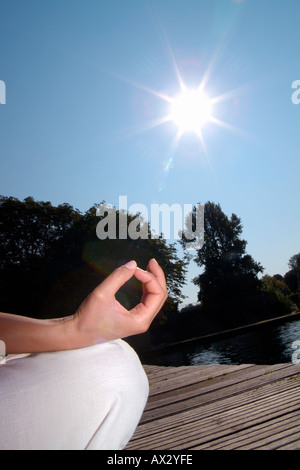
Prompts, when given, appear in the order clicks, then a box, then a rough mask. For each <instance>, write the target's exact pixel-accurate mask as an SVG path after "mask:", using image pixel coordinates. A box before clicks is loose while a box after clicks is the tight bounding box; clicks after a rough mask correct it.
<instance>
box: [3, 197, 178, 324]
mask: <svg viewBox="0 0 300 470" xmlns="http://www.w3.org/2000/svg"><path fill="white" fill-rule="evenodd" d="M96 207H97V206H96V205H95V206H93V207H91V208H90V209H89V210H88V211H86V212H85V213H84V214H82V213H80V212H79V211H78V210H77V209H74V208H73V207H71V206H70V205H68V204H63V205H59V206H58V207H54V206H52V204H51V203H50V202H37V201H34V200H33V199H32V198H26V199H25V200H24V201H19V200H18V199H15V198H6V197H0V255H1V258H0V259H1V262H0V281H1V284H0V308H1V310H2V311H6V312H12V313H19V314H23V315H29V316H36V317H44V318H46V317H49V318H50V317H58V316H66V315H70V314H72V313H74V311H75V310H76V308H77V307H78V305H79V304H80V302H81V301H82V300H83V299H84V298H85V297H86V296H87V295H88V294H89V292H90V291H91V290H92V289H93V288H94V287H96V286H97V285H98V284H99V283H100V282H102V280H103V279H104V278H105V277H106V276H107V275H108V274H109V273H110V272H111V271H113V269H115V268H116V267H118V266H120V265H122V264H123V263H125V262H127V261H129V260H130V259H135V260H136V261H137V263H138V265H139V266H140V267H141V268H144V269H145V268H146V266H147V263H148V261H149V259H151V258H156V259H157V261H158V263H160V264H161V266H162V268H163V269H164V271H165V273H166V277H167V285H168V290H169V293H170V298H169V299H168V301H167V302H166V304H165V306H164V308H163V310H162V313H161V315H160V319H163V318H164V317H165V316H166V315H167V314H169V313H170V312H171V311H176V309H177V304H178V302H179V301H180V300H181V298H182V297H183V296H182V294H181V288H182V285H183V284H184V283H185V273H186V263H185V262H183V261H181V260H180V259H179V258H178V257H177V252H176V247H175V245H172V244H171V245H168V244H167V243H166V241H165V240H163V239H162V238H161V237H160V238H158V239H151V238H150V237H149V238H148V239H139V238H138V239H136V240H131V239H129V238H127V239H118V230H119V225H118V223H119V214H118V213H117V238H116V239H109V238H106V239H104V240H100V239H99V238H98V237H97V235H96V227H97V224H98V222H99V220H101V217H99V216H97V215H96ZM134 217H135V216H134V215H131V214H128V224H129V223H130V221H132V220H133V219H134ZM118 295H119V300H120V301H121V302H122V303H123V305H124V306H125V307H128V308H130V307H131V306H133V305H135V304H136V303H137V302H138V301H139V300H140V296H141V286H140V283H138V281H136V280H134V279H133V280H132V281H130V282H129V283H128V284H126V286H124V288H123V289H121V291H120V293H119V294H118Z"/></svg>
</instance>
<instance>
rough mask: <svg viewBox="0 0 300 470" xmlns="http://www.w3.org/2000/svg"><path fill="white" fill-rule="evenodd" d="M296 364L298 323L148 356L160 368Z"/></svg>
mask: <svg viewBox="0 0 300 470" xmlns="http://www.w3.org/2000/svg"><path fill="white" fill-rule="evenodd" d="M293 362H294V363H295V362H298V363H299V362H300V320H299V319H298V320H294V321H290V322H286V323H284V324H280V325H278V324H277V325H272V326H270V325H268V326H263V327H259V328H255V329H253V330H251V331H248V332H245V333H242V334H239V335H236V336H233V337H227V338H224V339H221V340H218V341H212V342H210V343H208V342H206V343H202V344H201V343H197V342H193V343H184V344H181V345H179V346H176V347H170V348H166V349H164V350H160V351H155V352H152V353H151V358H150V357H149V358H148V361H147V358H145V359H144V363H148V364H150V363H151V364H156V365H161V366H182V365H204V364H207V365H208V364H279V363H293Z"/></svg>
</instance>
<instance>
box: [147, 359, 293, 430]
mask: <svg viewBox="0 0 300 470" xmlns="http://www.w3.org/2000/svg"><path fill="white" fill-rule="evenodd" d="M276 367H278V369H279V370H277V369H275V368H271V367H267V368H261V367H259V368H255V367H254V368H251V370H248V373H247V374H245V370H243V373H242V374H241V375H239V374H238V375H234V374H233V373H232V374H229V375H224V376H221V377H216V378H215V379H211V380H207V381H203V382H202V383H197V384H193V385H190V386H187V387H183V388H182V389H181V390H180V391H179V390H177V392H176V394H175V393H174V392H173V391H172V390H171V391H169V392H166V393H163V394H161V395H157V396H155V397H153V396H152V397H151V396H150V397H149V400H148V404H147V408H146V410H145V413H144V415H143V417H142V422H145V421H147V420H151V419H155V418H157V417H161V416H164V415H170V414H172V413H177V412H179V411H180V410H181V409H187V408H193V407H195V406H202V405H203V404H204V403H208V402H211V401H217V400H219V399H221V398H224V397H225V396H232V395H237V394H238V393H241V392H242V391H245V390H252V389H254V388H258V387H260V386H261V385H262V384H263V385H266V383H272V382H275V381H276V380H278V379H279V378H280V377H286V376H290V375H291V374H294V372H293V369H292V368H287V367H279V366H276ZM271 372H272V373H271Z"/></svg>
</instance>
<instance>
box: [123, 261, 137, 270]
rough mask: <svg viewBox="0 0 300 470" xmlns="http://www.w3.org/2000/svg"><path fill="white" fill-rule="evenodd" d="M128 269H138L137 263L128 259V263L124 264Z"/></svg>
mask: <svg viewBox="0 0 300 470" xmlns="http://www.w3.org/2000/svg"><path fill="white" fill-rule="evenodd" d="M123 266H125V267H126V268H127V269H136V267H137V263H136V261H134V260H131V261H128V263H126V264H124V265H123Z"/></svg>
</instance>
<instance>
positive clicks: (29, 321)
mask: <svg viewBox="0 0 300 470" xmlns="http://www.w3.org/2000/svg"><path fill="white" fill-rule="evenodd" d="M133 276H135V277H136V279H138V280H139V281H141V283H142V286H143V295H142V298H141V301H140V303H139V304H138V305H136V306H135V307H134V308H132V309H131V310H126V309H125V308H124V307H123V306H122V305H121V304H120V303H119V302H118V301H117V300H116V298H115V294H116V293H117V291H118V290H119V289H120V288H121V287H122V286H123V285H124V284H125V283H126V282H127V281H128V280H129V279H131V278H132V277H133ZM167 296H168V294H167V287H166V280H165V276H164V273H163V270H162V269H161V267H160V266H159V265H158V263H157V262H156V261H155V260H154V259H152V260H150V261H149V263H148V266H147V270H146V271H144V270H142V269H139V268H138V267H137V264H136V262H135V261H130V262H129V263H127V264H125V265H124V266H121V267H119V268H117V269H115V270H114V271H113V272H112V273H111V274H110V275H109V276H108V277H107V278H106V279H105V280H104V281H103V282H102V283H101V284H100V285H99V286H97V287H96V288H95V289H94V290H93V291H92V292H91V293H90V295H89V296H88V297H87V298H86V299H85V300H84V301H83V302H82V304H81V305H80V307H79V308H78V310H77V311H76V313H75V314H74V315H71V316H70V317H67V318H61V319H56V320H37V319H33V318H28V317H23V316H18V315H12V314H7V313H1V314H0V331H1V338H0V339H1V340H3V341H4V342H5V344H6V352H7V353H8V354H9V353H28V352H44V351H58V350H66V349H77V348H81V347H86V346H91V345H93V344H97V343H102V342H106V341H111V340H114V339H119V338H125V337H128V336H131V335H136V334H139V333H143V332H145V331H146V330H147V329H148V328H149V326H150V324H151V322H152V320H153V319H154V318H155V316H156V315H157V313H158V312H159V311H160V309H161V307H162V306H163V304H164V302H165V300H166V299H167Z"/></svg>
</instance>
